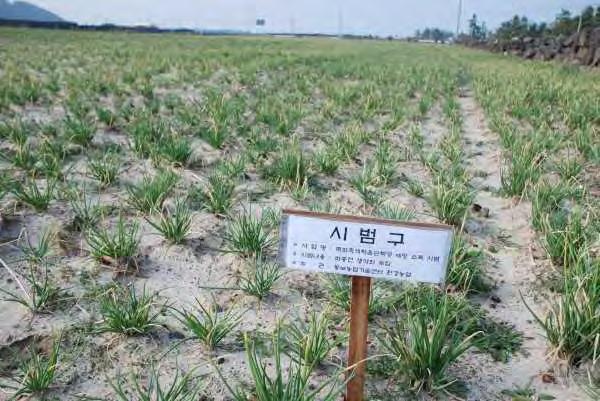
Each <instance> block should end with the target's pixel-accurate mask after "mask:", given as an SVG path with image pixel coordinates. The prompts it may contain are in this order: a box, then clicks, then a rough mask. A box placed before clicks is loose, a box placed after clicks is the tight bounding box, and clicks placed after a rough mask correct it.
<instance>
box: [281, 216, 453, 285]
mask: <svg viewBox="0 0 600 401" xmlns="http://www.w3.org/2000/svg"><path fill="white" fill-rule="evenodd" d="M451 243H452V229H451V228H450V227H448V226H444V225H429V224H427V225H426V224H409V223H400V222H398V223H396V222H391V221H387V220H381V219H373V218H363V217H348V216H335V215H325V214H318V213H309V212H293V211H285V212H284V216H283V221H282V225H281V244H280V259H281V261H282V263H283V264H284V265H285V266H287V267H289V268H293V269H301V270H309V271H316V272H322V273H337V274H344V275H349V276H364V277H375V278H384V279H392V280H406V281H415V282H425V283H443V282H444V280H445V277H446V267H447V263H448V257H449V253H450V246H451Z"/></svg>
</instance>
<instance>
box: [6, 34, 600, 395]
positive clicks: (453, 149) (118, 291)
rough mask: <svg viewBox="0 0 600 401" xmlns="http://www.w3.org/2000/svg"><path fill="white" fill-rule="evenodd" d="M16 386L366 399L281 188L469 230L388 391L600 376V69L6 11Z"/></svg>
mask: <svg viewBox="0 0 600 401" xmlns="http://www.w3.org/2000/svg"><path fill="white" fill-rule="evenodd" d="M0 156H1V157H0V400H8V399H27V398H28V397H31V396H33V397H35V398H40V399H41V398H45V399H51V400H118V401H126V400H140V401H141V400H160V401H185V400H190V401H191V400H235V401H246V400H256V401H312V400H341V399H342V398H343V389H344V380H345V372H344V369H345V366H346V354H347V348H346V347H347V333H348V313H347V311H348V309H349V293H350V292H349V291H350V281H349V280H348V279H347V278H346V277H344V276H326V275H320V274H312V273H307V272H302V271H292V270H286V269H283V268H282V267H281V266H280V265H279V264H278V262H277V257H276V256H277V243H278V230H279V221H280V217H281V210H282V209H284V208H293V209H303V210H312V211H320V212H328V213H341V214H352V215H369V216H380V217H385V218H388V219H396V220H401V221H420V222H441V223H446V224H450V225H452V226H454V227H455V235H454V242H453V246H452V252H451V258H450V259H451V260H450V265H449V272H448V278H447V282H446V285H445V288H443V289H440V288H438V287H432V286H427V285H412V284H411V285H409V284H406V283H399V282H385V281H378V280H375V281H374V284H373V288H372V293H373V296H372V299H371V303H370V305H369V319H370V333H369V334H370V339H369V357H370V359H369V360H368V367H367V371H368V377H367V398H368V400H372V401H376V400H377V401H397V400H412V399H423V400H438V399H455V400H458V399H467V400H514V401H519V400H538V399H539V400H549V399H556V400H565V401H566V400H573V401H575V400H577V401H578V400H598V399H600V261H599V259H598V253H599V233H600V220H599V217H600V216H599V213H600V203H599V198H598V195H599V194H600V164H599V163H600V76H599V75H598V72H596V71H590V70H585V69H580V68H576V67H570V66H566V65H559V64H553V63H538V62H525V61H521V60H518V59H516V58H509V57H502V56H498V55H491V54H488V53H484V52H479V51H474V50H468V49H461V48H458V47H449V46H430V45H417V44H409V43H400V42H391V41H390V42H384V41H358V40H356V41H350V40H336V39H297V38H281V39H276V38H266V37H252V38H245V37H223V38H221V37H199V36H191V35H176V34H164V35H141V34H126V33H92V32H67V31H62V32H59V31H44V30H25V29H0Z"/></svg>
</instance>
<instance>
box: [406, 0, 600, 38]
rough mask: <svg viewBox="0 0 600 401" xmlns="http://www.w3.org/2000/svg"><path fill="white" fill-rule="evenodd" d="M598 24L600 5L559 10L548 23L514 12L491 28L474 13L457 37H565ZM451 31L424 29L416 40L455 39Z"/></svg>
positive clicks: (417, 32) (416, 36)
mask: <svg viewBox="0 0 600 401" xmlns="http://www.w3.org/2000/svg"><path fill="white" fill-rule="evenodd" d="M592 27H600V6H597V7H593V6H588V7H586V8H585V9H584V10H583V11H582V12H581V13H579V14H573V13H572V12H571V11H569V10H566V9H562V10H561V11H560V12H559V13H558V14H557V15H556V17H555V18H554V20H553V21H551V22H549V23H548V22H535V21H531V20H529V18H527V17H526V16H520V15H515V16H514V17H513V18H511V19H509V20H508V21H504V22H503V23H501V24H500V26H499V27H498V29H496V30H495V31H490V30H488V28H487V27H486V24H485V22H483V21H480V19H479V18H478V16H477V14H473V16H472V17H471V18H470V19H469V20H468V31H467V32H466V33H463V34H461V35H460V37H459V40H474V41H484V40H487V39H492V38H496V39H499V40H510V39H512V38H514V37H526V36H529V37H533V38H539V37H555V36H567V35H570V34H572V33H574V32H577V31H580V30H581V29H584V28H592ZM454 36H455V35H454V34H453V33H452V32H450V31H447V30H443V29H439V28H425V29H423V30H417V31H416V32H415V35H414V37H415V39H417V40H431V41H435V42H446V41H448V40H451V39H453V38H454Z"/></svg>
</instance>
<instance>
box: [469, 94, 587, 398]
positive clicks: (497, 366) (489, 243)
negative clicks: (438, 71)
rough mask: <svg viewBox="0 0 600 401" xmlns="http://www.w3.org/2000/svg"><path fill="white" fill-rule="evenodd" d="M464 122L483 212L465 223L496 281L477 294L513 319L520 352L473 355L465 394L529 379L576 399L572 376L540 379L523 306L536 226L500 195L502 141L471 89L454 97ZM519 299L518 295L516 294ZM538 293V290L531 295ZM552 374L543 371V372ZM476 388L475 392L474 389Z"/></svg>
mask: <svg viewBox="0 0 600 401" xmlns="http://www.w3.org/2000/svg"><path fill="white" fill-rule="evenodd" d="M459 102H460V106H461V111H462V115H463V124H464V126H463V127H464V133H463V138H464V145H465V147H464V150H465V159H466V163H467V166H466V167H467V170H468V171H469V172H470V173H471V175H472V176H473V177H474V178H473V179H472V184H473V186H474V187H475V190H476V191H477V196H476V198H475V203H477V204H478V205H480V206H482V207H483V208H487V209H484V211H485V210H488V209H489V215H488V213H486V212H484V213H480V214H479V215H477V214H475V213H473V214H474V217H473V218H472V219H471V220H470V221H469V222H468V223H467V226H466V229H467V231H468V232H469V234H470V235H472V236H473V237H474V238H475V239H476V241H477V242H478V243H479V244H480V246H482V247H483V249H485V252H486V255H487V260H488V263H487V266H486V273H487V274H488V275H489V276H490V277H491V278H492V279H493V280H494V282H495V283H496V286H497V287H496V288H495V289H494V290H493V291H492V294H493V295H494V296H490V297H487V298H484V299H482V300H481V302H482V304H483V307H484V308H485V309H486V310H488V311H489V313H490V315H491V316H493V317H494V318H496V319H498V320H503V321H506V322H509V323H511V324H513V325H514V327H515V329H516V330H518V331H520V332H522V333H523V335H524V343H523V354H521V355H516V356H513V357H512V358H511V360H510V361H509V362H508V363H506V364H502V363H496V362H493V361H492V360H491V359H490V358H489V357H487V356H483V355H480V356H477V358H479V359H481V360H480V361H479V362H480V363H483V366H481V368H482V369H481V370H479V371H478V374H477V377H476V378H475V379H474V381H476V382H474V383H470V384H471V385H470V388H471V394H470V397H469V398H470V399H474V400H475V399H477V400H484V399H485V400H491V399H502V396H501V395H500V392H501V391H502V390H503V389H514V388H516V387H527V386H528V385H530V384H531V387H532V388H535V389H536V390H537V391H538V394H539V393H545V394H550V395H552V396H554V397H556V399H557V400H564V401H579V400H585V399H586V397H585V396H584V395H583V394H582V391H581V390H580V389H579V388H578V387H577V385H576V384H574V383H572V380H569V379H565V378H561V377H559V376H560V375H559V374H558V373H557V374H556V382H555V383H544V381H543V380H542V376H543V374H544V373H547V372H551V371H552V367H551V365H550V363H549V362H548V361H547V358H546V355H547V343H546V340H545V338H544V337H543V332H542V330H541V328H540V327H539V325H538V324H537V323H536V322H535V321H534V320H533V316H532V315H531V313H530V312H529V311H528V310H527V307H526V305H525V303H524V302H523V299H524V300H525V302H527V304H528V305H530V306H531V307H532V308H534V310H540V309H541V303H540V297H541V293H540V288H535V287H536V285H535V281H536V274H535V272H536V264H535V261H534V258H533V254H532V249H533V248H534V247H535V232H534V231H533V230H532V228H531V227H530V224H529V222H530V221H531V215H530V214H531V205H530V203H529V202H528V201H525V200H519V199H511V198H505V197H502V196H501V195H500V193H499V190H500V187H501V180H500V176H501V165H502V164H501V163H502V158H501V150H502V147H501V144H500V143H499V139H498V137H497V135H496V134H495V133H494V132H492V131H491V130H490V129H489V128H488V126H487V124H486V119H485V115H484V112H483V110H482V109H481V107H480V106H479V105H478V104H477V101H476V99H475V98H474V96H473V94H472V93H471V92H470V91H465V92H464V93H463V95H462V96H461V97H460V98H459ZM520 294H522V296H523V299H522V298H521V295H520ZM536 294H537V295H536ZM548 377H551V376H546V378H548ZM478 392H479V394H478Z"/></svg>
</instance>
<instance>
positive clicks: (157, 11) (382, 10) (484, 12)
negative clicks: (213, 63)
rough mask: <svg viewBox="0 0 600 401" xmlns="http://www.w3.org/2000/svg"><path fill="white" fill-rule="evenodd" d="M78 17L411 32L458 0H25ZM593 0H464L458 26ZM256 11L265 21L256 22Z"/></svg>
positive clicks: (444, 22)
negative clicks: (460, 22)
mask: <svg viewBox="0 0 600 401" xmlns="http://www.w3.org/2000/svg"><path fill="white" fill-rule="evenodd" d="M28 1H29V2H30V3H33V4H36V5H39V6H41V7H44V8H46V9H47V10H49V11H52V12H54V13H56V14H58V15H60V16H61V17H62V18H64V19H67V20H71V21H75V22H78V23H87V24H101V23H116V24H128V25H132V24H153V25H156V26H160V27H186V28H194V29H203V28H204V29H236V30H247V31H253V32H260V31H261V30H262V31H268V32H311V33H315V32H319V33H332V34H339V33H340V32H341V33H352V34H374V35H380V36H387V35H394V36H407V35H411V34H413V33H414V32H415V30H417V29H422V28H424V27H427V26H429V27H439V28H443V29H447V30H451V31H455V30H456V21H457V14H458V1H459V0H329V1H328V0H28ZM590 4H591V5H594V6H598V5H600V2H598V1H597V0H596V2H595V3H594V2H593V1H590V0H587V1H586V0H502V1H498V0H463V12H462V29H463V30H465V29H466V27H467V20H468V19H469V18H470V17H471V15H473V14H474V13H476V14H477V15H478V17H479V19H480V20H483V21H485V22H486V23H487V26H488V27H491V28H494V27H497V26H498V25H499V24H500V23H501V22H502V21H505V20H507V19H509V18H511V17H512V16H513V15H515V14H519V15H527V16H528V17H529V18H530V19H533V20H536V21H538V20H540V21H550V20H552V19H553V18H554V16H555V15H556V14H557V13H558V12H559V11H560V9H561V8H566V9H570V10H572V11H576V12H579V11H580V10H582V9H583V8H584V7H585V6H587V5H590ZM257 18H264V19H265V20H266V25H265V26H264V27H262V28H257V27H256V26H255V22H256V19H257Z"/></svg>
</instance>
